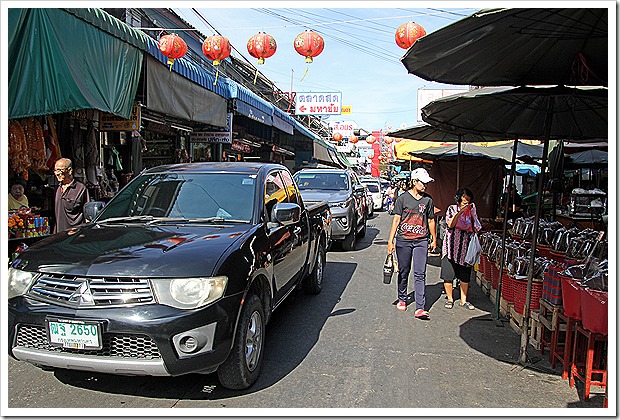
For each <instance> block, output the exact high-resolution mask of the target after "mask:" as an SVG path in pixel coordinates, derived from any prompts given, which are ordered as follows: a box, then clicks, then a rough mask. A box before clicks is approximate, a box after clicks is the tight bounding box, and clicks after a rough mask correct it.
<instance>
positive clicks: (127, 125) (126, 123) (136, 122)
mask: <svg viewBox="0 0 620 420" xmlns="http://www.w3.org/2000/svg"><path fill="white" fill-rule="evenodd" d="M99 129H100V130H101V131H133V130H139V129H140V105H138V103H137V102H134V104H133V109H132V110H131V118H130V119H128V120H126V119H125V118H123V117H119V116H118V115H114V114H109V113H107V112H101V114H100V120H99Z"/></svg>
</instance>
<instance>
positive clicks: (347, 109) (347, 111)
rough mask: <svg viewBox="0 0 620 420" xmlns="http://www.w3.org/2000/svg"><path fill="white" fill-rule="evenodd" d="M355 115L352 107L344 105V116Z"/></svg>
mask: <svg viewBox="0 0 620 420" xmlns="http://www.w3.org/2000/svg"><path fill="white" fill-rule="evenodd" d="M352 113H353V106H352V105H342V115H351V114H352Z"/></svg>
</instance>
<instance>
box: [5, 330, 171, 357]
mask: <svg viewBox="0 0 620 420" xmlns="http://www.w3.org/2000/svg"><path fill="white" fill-rule="evenodd" d="M102 341H103V348H102V349H101V350H79V349H65V348H62V347H56V346H52V345H50V343H49V341H48V339H47V334H46V332H45V328H44V327H40V326H34V325H20V326H19V329H18V331H17V337H16V344H17V346H20V347H26V348H30V349H37V350H45V351H51V352H56V353H65V354H80V355H91V356H102V357H122V358H129V359H161V355H160V354H159V349H158V348H157V345H156V344H155V342H153V340H152V339H151V338H150V337H149V336H146V335H141V334H112V333H104V334H103V337H102Z"/></svg>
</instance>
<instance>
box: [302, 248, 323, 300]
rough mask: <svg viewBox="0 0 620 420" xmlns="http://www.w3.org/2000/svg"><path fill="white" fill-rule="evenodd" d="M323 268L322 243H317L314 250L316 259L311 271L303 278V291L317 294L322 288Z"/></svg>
mask: <svg viewBox="0 0 620 420" xmlns="http://www.w3.org/2000/svg"><path fill="white" fill-rule="evenodd" d="M324 269H325V250H324V249H323V245H322V244H319V249H317V251H316V261H315V262H314V267H313V268H312V272H311V273H310V274H308V276H307V277H306V278H304V280H303V282H302V284H303V288H304V291H305V292H306V293H309V294H311V295H317V294H319V293H320V292H321V289H322V288H323V271H324Z"/></svg>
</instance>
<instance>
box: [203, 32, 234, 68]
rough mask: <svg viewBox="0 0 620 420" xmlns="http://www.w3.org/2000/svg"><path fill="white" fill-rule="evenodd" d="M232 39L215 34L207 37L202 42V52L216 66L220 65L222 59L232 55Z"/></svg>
mask: <svg viewBox="0 0 620 420" xmlns="http://www.w3.org/2000/svg"><path fill="white" fill-rule="evenodd" d="M230 50H231V47H230V41H229V40H228V38H226V37H225V36H220V35H213V36H210V37H207V39H205V40H204V42H203V43H202V53H203V54H204V55H205V57H207V58H208V59H209V60H212V61H213V65H214V66H219V65H220V61H222V60H223V59H225V58H228V57H230Z"/></svg>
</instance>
